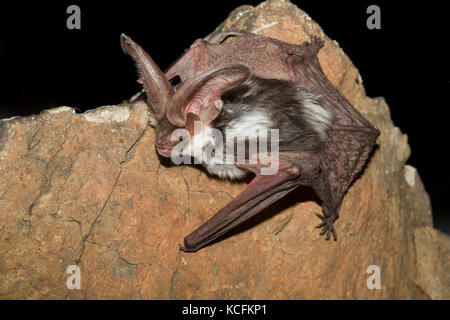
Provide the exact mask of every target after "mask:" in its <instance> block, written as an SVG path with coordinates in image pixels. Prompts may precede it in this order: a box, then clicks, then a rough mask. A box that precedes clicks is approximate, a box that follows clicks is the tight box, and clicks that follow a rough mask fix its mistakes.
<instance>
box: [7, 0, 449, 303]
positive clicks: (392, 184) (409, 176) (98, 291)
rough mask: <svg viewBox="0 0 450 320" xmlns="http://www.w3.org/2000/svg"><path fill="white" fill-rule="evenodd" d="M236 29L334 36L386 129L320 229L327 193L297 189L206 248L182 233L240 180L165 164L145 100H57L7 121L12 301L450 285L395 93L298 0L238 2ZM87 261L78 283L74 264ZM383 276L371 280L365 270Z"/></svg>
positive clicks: (338, 293) (356, 292)
mask: <svg viewBox="0 0 450 320" xmlns="http://www.w3.org/2000/svg"><path fill="white" fill-rule="evenodd" d="M230 28H239V29H244V30H247V31H252V32H258V33H261V34H265V35H268V36H271V37H274V38H278V39H281V40H284V41H287V42H291V43H297V44H300V43H302V42H304V41H307V40H309V39H310V37H311V36H312V35H317V36H319V37H321V38H322V39H324V40H325V46H324V48H323V49H322V50H321V51H320V54H319V59H320V62H321V65H322V67H323V69H324V71H325V73H326V74H327V76H328V77H329V78H330V80H331V81H332V82H333V83H334V84H335V85H336V86H337V87H338V88H339V90H340V91H341V92H342V93H343V94H344V95H345V96H346V97H347V98H348V99H349V100H350V102H351V103H352V104H353V105H354V106H355V107H356V108H357V109H358V110H360V111H361V112H362V113H363V114H364V115H365V116H366V117H367V118H368V119H369V120H370V121H371V122H372V123H373V124H374V125H375V126H376V127H377V128H378V129H380V130H381V132H382V134H381V136H380V138H379V139H378V145H377V147H376V149H375V151H374V153H373V157H372V158H371V160H370V162H369V163H368V165H367V167H366V168H365V171H364V173H363V174H362V175H361V177H360V178H359V179H358V180H357V181H355V183H354V184H353V185H352V187H351V188H350V190H349V191H348V193H347V195H346V197H345V199H344V203H343V205H342V209H341V217H340V219H339V220H338V221H337V222H336V224H335V226H336V228H337V232H338V234H339V236H340V239H339V240H338V241H337V242H334V241H328V242H327V241H325V240H324V239H323V238H322V237H321V236H319V232H318V229H315V228H314V226H315V225H317V224H318V222H319V221H318V219H317V217H316V216H315V215H314V213H315V212H320V206H319V205H318V204H317V203H316V201H315V199H316V197H314V195H311V192H307V191H306V190H296V191H294V192H293V193H292V194H290V195H289V196H288V197H287V198H285V199H284V200H283V201H281V202H279V203H277V204H275V205H273V206H271V207H270V208H269V209H267V210H265V211H264V212H263V213H262V214H260V215H259V216H258V217H257V218H256V219H253V220H252V221H250V223H247V224H246V225H245V227H244V228H241V229H240V230H239V232H234V233H233V234H232V235H230V236H229V237H227V238H225V239H224V240H222V241H220V242H217V243H215V244H214V245H212V246H209V247H207V248H204V249H202V250H201V251H199V252H197V253H194V254H189V253H184V252H181V251H179V250H178V245H179V244H181V243H182V239H183V238H184V236H186V235H187V234H188V233H190V232H191V231H192V230H194V229H195V228H196V227H197V226H199V225H200V224H201V223H203V222H204V221H206V219H208V218H209V217H210V216H211V215H212V214H214V213H215V212H216V211H217V210H219V209H220V208H221V207H222V206H224V205H225V204H226V203H227V202H228V201H230V200H231V199H232V198H233V197H235V196H236V195H237V194H238V193H239V191H240V190H242V189H243V187H244V186H245V183H243V182H242V183H236V182H235V183H232V182H228V181H221V180H217V179H215V178H211V177H209V176H208V175H207V174H205V172H204V171H203V170H201V169H200V168H198V167H194V166H181V167H176V166H171V165H170V164H168V163H167V162H161V161H160V159H159V157H158V156H157V154H156V152H155V148H154V130H153V129H152V128H150V127H147V122H148V120H149V113H148V111H147V108H146V106H145V105H144V104H137V105H133V106H129V105H124V106H120V107H119V106H106V107H102V108H98V109H95V110H91V111H88V112H86V113H83V114H77V113H75V111H74V110H73V109H72V108H69V107H60V108H56V109H51V110H47V111H45V112H43V113H41V114H40V115H35V116H30V117H25V118H12V119H4V120H1V121H0V298H1V299H16V298H19V299H85V298H87V299H105V298H112V299H191V298H194V299H321V298H325V299H390V298H395V299H414V298H418V299H421V298H425V299H427V298H432V299H445V298H447V299H448V298H449V293H448V287H449V284H450V279H449V274H450V272H449V271H450V266H449V256H450V240H449V237H448V236H445V235H443V234H441V233H439V232H438V231H436V230H434V229H433V228H432V216H431V206H430V201H429V198H428V195H427V194H426V192H425V190H424V187H423V185H422V182H421V180H420V177H419V175H418V173H417V171H416V169H414V168H413V167H411V166H409V165H405V163H406V161H407V159H408V157H409V154H410V149H409V146H408V143H407V136H406V135H404V134H403V133H402V132H401V131H400V130H399V128H397V127H395V126H394V124H393V123H392V121H391V119H390V115H389V108H388V106H387V104H386V102H385V101H384V99H383V98H375V99H370V98H368V97H367V96H366V95H365V92H364V88H363V85H362V79H361V77H360V75H359V73H358V70H357V69H356V68H355V66H353V64H352V63H351V61H350V59H349V58H348V57H347V56H346V55H345V54H344V53H343V51H342V50H341V49H340V48H339V45H338V44H337V43H336V42H335V41H331V40H330V39H329V38H328V37H327V36H326V35H325V34H324V33H323V31H322V29H321V28H320V27H319V26H318V25H317V24H316V23H315V22H314V21H313V20H311V18H310V17H309V16H308V15H307V14H306V13H304V12H303V11H301V10H299V9H298V8H297V7H295V6H294V5H292V4H291V3H290V2H288V1H286V0H273V1H270V0H269V1H267V2H264V3H262V4H260V5H259V6H257V7H250V6H243V7H240V8H238V9H236V10H235V11H233V12H232V13H231V15H230V17H229V18H228V19H227V20H226V21H224V23H222V25H221V26H219V28H218V29H217V30H216V31H214V33H216V32H218V31H221V30H227V29H230ZM70 265H77V266H79V268H80V271H81V289H72V290H69V289H68V288H67V285H66V280H67V278H69V276H70V274H68V273H66V270H67V268H68V266H70ZM371 265H376V266H378V267H379V268H380V271H381V289H374V290H370V289H368V287H367V278H368V277H369V276H370V274H368V273H367V268H368V267H369V266H371Z"/></svg>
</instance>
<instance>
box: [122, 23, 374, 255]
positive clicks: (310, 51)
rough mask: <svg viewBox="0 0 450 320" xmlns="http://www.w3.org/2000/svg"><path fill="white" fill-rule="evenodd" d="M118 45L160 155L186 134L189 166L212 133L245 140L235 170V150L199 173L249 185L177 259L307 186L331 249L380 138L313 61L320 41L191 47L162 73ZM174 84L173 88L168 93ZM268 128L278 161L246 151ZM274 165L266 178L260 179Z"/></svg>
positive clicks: (255, 38) (244, 40)
mask: <svg viewBox="0 0 450 320" xmlns="http://www.w3.org/2000/svg"><path fill="white" fill-rule="evenodd" d="M121 45H122V48H123V50H124V51H125V53H126V54H128V55H129V56H130V57H131V58H132V59H133V60H134V61H135V63H136V66H137V69H138V73H139V79H138V82H139V83H141V84H142V85H143V91H144V93H145V97H146V102H147V105H148V106H149V109H150V112H151V114H152V120H151V121H150V123H151V124H153V125H154V126H155V128H156V129H155V130H156V138H155V140H156V141H155V144H156V149H157V151H158V153H159V154H160V155H161V156H163V157H171V155H172V156H173V154H177V152H178V154H179V152H180V151H179V150H178V149H177V151H176V152H175V153H174V150H175V149H176V148H177V146H179V144H180V141H179V139H178V140H177V139H174V138H173V133H174V132H175V131H176V130H177V129H181V128H183V129H184V130H186V131H187V132H188V133H189V139H187V140H188V142H187V147H186V148H185V149H183V150H182V152H181V153H182V154H183V155H187V156H191V157H194V158H196V157H198V156H199V154H200V153H202V152H203V151H204V150H205V149H206V148H211V147H213V148H214V147H216V146H217V141H216V139H214V135H213V133H214V132H216V131H219V132H220V133H221V134H223V136H224V141H225V143H224V145H225V147H226V148H228V147H229V146H231V145H233V146H235V145H236V139H235V138H236V132H237V136H239V135H243V136H245V141H244V142H245V150H244V151H245V152H244V153H245V156H244V158H245V160H246V161H244V162H242V161H240V162H238V161H236V159H237V153H238V152H239V151H235V152H234V153H233V152H231V154H228V153H227V155H226V156H225V157H226V158H227V160H231V161H222V162H220V161H208V163H206V162H204V163H203V165H204V166H205V168H206V169H207V170H208V172H209V173H210V174H212V175H215V176H218V177H220V178H223V179H240V178H242V177H244V176H246V175H247V174H248V173H253V174H254V177H253V179H252V180H251V182H250V183H249V184H248V185H247V186H246V188H245V189H244V190H243V191H242V192H241V193H240V194H239V195H238V196H237V197H236V198H234V199H233V200H232V201H231V202H230V203H228V204H227V205H226V206H225V207H224V208H222V209H221V210H220V211H219V212H218V213H217V214H215V215H214V216H213V217H212V218H210V219H209V220H208V221H206V222H205V223H204V224H203V225H201V226H200V227H199V228H198V229H196V230H195V231H193V232H192V233H191V234H189V235H188V236H187V237H185V239H184V246H180V249H181V250H183V251H187V252H195V251H197V250H199V249H200V248H203V247H205V246H206V245H208V244H210V243H211V242H212V241H214V240H215V239H217V238H218V237H220V236H222V235H223V234H225V233H227V232H228V231H229V230H231V229H233V228H235V227H236V226H238V225H240V224H241V223H243V222H244V221H246V220H248V219H249V218H251V217H252V216H254V215H256V214H257V213H259V212H260V211H261V210H263V209H264V208H266V207H267V206H269V205H270V204H272V203H274V202H275V201H277V200H279V199H281V198H282V197H283V196H285V195H286V194H287V193H289V192H291V191H292V190H294V189H296V188H297V187H299V186H308V187H311V188H312V189H313V190H314V191H315V193H316V194H317V196H318V197H319V198H320V199H321V201H322V213H323V214H321V215H320V214H316V215H317V216H318V217H319V218H320V220H321V223H320V224H319V225H318V226H317V228H320V229H321V232H320V235H325V239H326V240H329V239H330V237H331V235H332V236H333V238H334V240H337V234H336V230H335V228H334V222H335V220H336V219H337V218H338V216H339V210H340V207H341V204H342V201H343V197H344V195H345V193H346V192H347V189H348V188H349V186H350V184H351V183H352V181H353V180H354V179H355V178H356V176H357V175H358V173H359V172H360V171H361V170H362V168H363V166H364V165H365V163H366V161H367V159H368V158H369V155H370V152H371V150H372V148H373V146H374V144H375V142H376V139H377V138H378V136H379V134H380V132H379V130H377V129H376V128H374V126H373V125H372V124H371V123H370V122H369V121H368V120H367V119H365V118H364V117H363V116H362V115H361V114H360V113H359V112H358V111H357V110H356V109H355V108H354V107H353V106H352V105H351V104H350V103H349V102H348V100H347V99H346V98H345V97H344V96H343V95H342V94H341V93H339V91H338V90H337V88H336V87H335V86H334V85H333V84H332V83H331V82H330V81H329V80H328V79H327V77H326V76H325V74H324V72H323V70H322V68H321V66H320V63H319V60H318V57H317V54H318V52H319V50H320V49H321V48H322V46H323V41H322V40H321V39H319V38H317V37H312V39H311V40H310V42H304V43H302V44H301V45H294V44H289V43H286V42H283V41H280V40H277V39H273V38H269V37H266V36H262V35H257V34H252V33H245V32H239V31H230V32H225V33H220V34H216V35H215V36H212V37H210V38H209V39H208V40H203V39H198V40H196V41H195V42H194V43H193V44H192V45H191V47H190V48H189V49H188V50H187V51H186V52H185V53H184V54H183V55H182V56H181V57H180V58H179V59H178V60H177V61H176V62H175V63H174V64H173V65H172V66H171V67H169V68H168V70H167V71H166V72H165V73H164V72H162V71H161V70H160V69H159V67H158V66H157V64H156V63H155V62H154V61H153V60H152V58H151V57H150V56H149V55H148V54H147V53H146V52H145V51H144V50H143V49H142V48H141V47H140V46H139V45H138V44H136V43H135V42H134V41H133V40H132V39H131V38H129V37H128V36H126V35H123V34H122V36H121ZM175 79H178V80H179V83H178V84H176V85H173V84H172V83H173V81H174V80H175ZM196 123H197V126H196V125H195V124H196ZM199 128H200V129H199ZM273 129H277V130H278V131H277V132H278V137H275V138H277V139H276V140H277V145H278V150H277V151H278V152H275V153H277V157H271V155H272V153H273V152H272V151H269V152H260V151H259V150H256V152H255V150H254V149H252V150H250V147H249V145H250V142H252V141H254V140H255V139H256V140H257V139H259V138H261V132H267V130H273ZM229 132H233V133H234V134H229ZM271 132H272V131H271ZM271 137H272V136H271ZM274 140H275V139H274ZM227 150H228V149H227ZM250 160H252V161H250ZM273 165H275V166H276V168H277V170H276V172H275V173H274V174H263V170H265V169H266V170H267V169H268V167H269V166H273Z"/></svg>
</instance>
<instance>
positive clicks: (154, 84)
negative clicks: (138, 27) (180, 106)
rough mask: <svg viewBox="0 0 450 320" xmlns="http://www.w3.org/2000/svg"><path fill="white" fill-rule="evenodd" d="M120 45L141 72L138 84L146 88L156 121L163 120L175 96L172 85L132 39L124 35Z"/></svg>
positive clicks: (148, 101) (149, 104)
mask: <svg viewBox="0 0 450 320" xmlns="http://www.w3.org/2000/svg"><path fill="white" fill-rule="evenodd" d="M120 43H121V45H122V48H123V50H124V51H125V53H126V54H128V55H129V56H130V57H131V58H132V59H133V60H134V61H135V62H136V65H137V69H138V72H139V80H138V82H139V83H141V84H142V85H143V86H144V91H145V94H146V95H147V104H148V106H149V108H151V109H152V111H153V113H154V114H155V117H156V119H157V120H161V119H162V117H163V116H164V109H165V107H166V106H167V104H168V103H169V101H170V99H171V98H172V96H173V95H174V89H173V87H172V85H171V84H170V82H169V81H168V80H167V78H166V76H165V75H164V73H163V72H162V71H161V70H160V69H159V67H158V66H157V65H156V63H155V62H154V61H153V60H152V58H151V57H150V56H149V55H148V54H147V52H145V51H144V49H142V48H141V47H140V46H139V45H138V44H137V43H135V42H134V41H133V40H131V38H130V37H127V36H126V35H124V34H122V35H121V36H120Z"/></svg>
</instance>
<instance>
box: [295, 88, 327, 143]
mask: <svg viewBox="0 0 450 320" xmlns="http://www.w3.org/2000/svg"><path fill="white" fill-rule="evenodd" d="M302 96H303V97H302V100H303V106H304V108H305V109H304V110H305V116H306V119H307V120H308V122H309V123H310V124H311V125H312V127H313V128H314V130H316V132H317V133H318V134H319V136H320V138H321V140H322V141H323V140H325V139H326V138H327V131H328V129H329V128H330V127H331V124H332V122H333V120H334V114H333V113H332V112H330V111H328V110H326V109H325V108H324V107H322V106H321V105H320V104H319V103H318V102H317V101H316V100H315V99H314V96H313V95H312V94H306V93H302Z"/></svg>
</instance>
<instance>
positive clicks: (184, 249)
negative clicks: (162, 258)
mask: <svg viewBox="0 0 450 320" xmlns="http://www.w3.org/2000/svg"><path fill="white" fill-rule="evenodd" d="M179 249H180V250H181V251H183V252H196V251H197V249H196V248H194V249H191V248H186V247H183V246H181V245H180V246H179Z"/></svg>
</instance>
